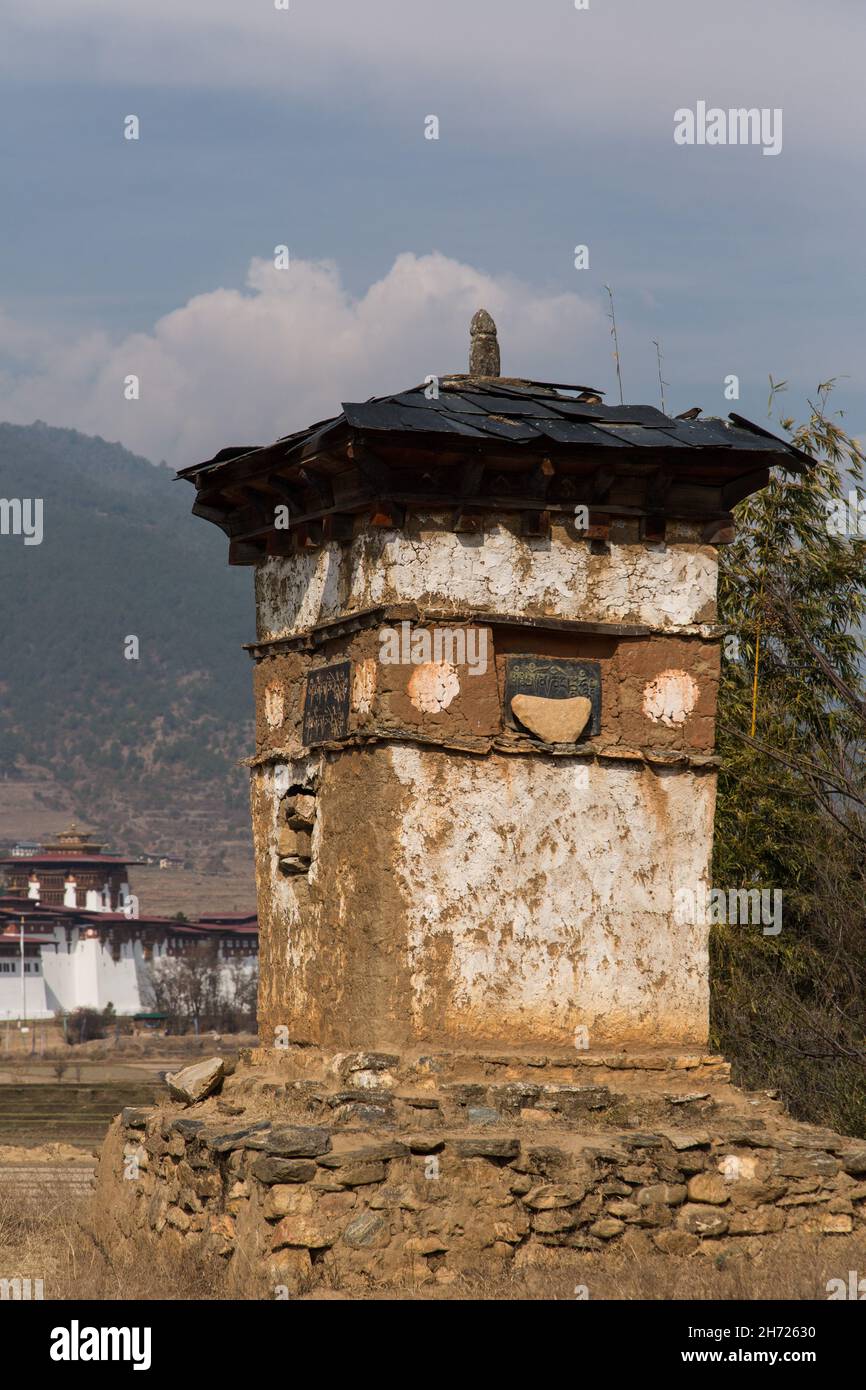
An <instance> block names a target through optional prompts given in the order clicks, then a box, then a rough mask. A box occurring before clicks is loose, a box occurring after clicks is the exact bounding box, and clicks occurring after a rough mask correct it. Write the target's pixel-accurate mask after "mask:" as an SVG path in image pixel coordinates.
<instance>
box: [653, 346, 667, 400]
mask: <svg viewBox="0 0 866 1390" xmlns="http://www.w3.org/2000/svg"><path fill="white" fill-rule="evenodd" d="M653 342H654V343H655V349H656V361H657V362H658V368H659V391H660V393H661V398H662V415H667V411H666V410H665V386H666V384H667V383H666V382H664V381H663V380H662V349H661V344H660V343H659V340H658V338H653Z"/></svg>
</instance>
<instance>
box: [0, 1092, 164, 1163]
mask: <svg viewBox="0 0 866 1390" xmlns="http://www.w3.org/2000/svg"><path fill="white" fill-rule="evenodd" d="M155 1090H156V1084H155V1083H154V1082H153V1081H114V1082H106V1083H105V1084H101V1085H79V1084H78V1083H76V1082H42V1083H33V1082H30V1083H24V1084H17V1083H14V1084H11V1085H0V1144H16V1145H23V1146H25V1147H29V1146H35V1145H38V1144H45V1143H50V1142H51V1141H55V1140H62V1141H63V1142H64V1143H67V1144H80V1145H86V1146H87V1147H89V1148H93V1147H95V1146H96V1145H98V1144H100V1143H101V1142H102V1140H103V1138H104V1137H105V1132H106V1130H107V1129H108V1126H109V1124H110V1123H111V1121H112V1120H113V1118H114V1116H115V1115H116V1114H118V1112H119V1111H120V1110H122V1109H123V1107H124V1106H125V1105H149V1104H151V1103H152V1101H153V1097H154V1092H155Z"/></svg>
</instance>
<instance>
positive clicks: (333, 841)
mask: <svg viewBox="0 0 866 1390" xmlns="http://www.w3.org/2000/svg"><path fill="white" fill-rule="evenodd" d="M281 769H282V770H281V771H280V772H279V774H277V773H276V770H275V766H274V765H271V764H266V765H264V766H261V767H257V768H256V769H254V772H253V824H254V835H255V841H256V853H257V864H258V869H257V872H258V880H259V881H258V888H259V920H260V928H261V946H262V961H261V965H262V969H261V980H262V983H261V994H260V1021H261V1030H262V1031H261V1036H262V1038H263V1040H265V1041H266V1042H267V1040H268V1039H269V1037H270V1036H271V1035H272V1034H273V1030H275V1029H276V1028H279V1027H284V1028H286V1029H287V1030H288V1034H289V1036H290V1037H291V1038H292V1039H294V1040H303V1041H311V1042H317V1043H321V1044H324V1045H329V1046H335V1047H345V1046H354V1045H364V1046H367V1047H378V1046H381V1047H388V1046H391V1047H396V1046H404V1045H406V1044H412V1043H422V1044H438V1045H441V1044H446V1045H456V1044H466V1043H491V1044H496V1045H503V1046H504V1045H506V1044H508V1045H509V1046H512V1047H513V1046H521V1045H530V1046H531V1045H533V1044H537V1043H542V1042H543V1043H545V1044H547V1045H554V1046H556V1045H559V1046H562V1047H566V1048H567V1047H571V1048H573V1047H574V1046H575V1035H576V1031H577V1029H578V1028H580V1027H585V1028H586V1030H587V1034H588V1040H589V1043H590V1045H595V1044H599V1043H611V1042H617V1043H619V1042H622V1043H626V1042H632V1041H634V1042H645V1043H658V1042H668V1041H674V1042H682V1041H689V1042H698V1043H701V1042H703V1041H704V1040H705V1039H706V1036H707V1026H708V1016H707V1011H708V967H707V941H706V928H704V927H701V926H696V925H688V924H679V923H675V922H674V911H673V909H674V894H675V892H676V890H677V889H678V888H682V887H684V886H688V887H697V885H698V884H700V883H701V882H704V883H706V882H707V881H708V868H709V854H710V848H711V839H712V820H713V809H714V798H715V777H714V775H713V774H712V773H711V772H706V773H702V774H694V773H692V774H689V775H683V774H682V773H678V772H676V771H674V770H672V769H652V768H650V767H644V766H640V765H637V764H631V763H622V764H604V763H603V764H587V763H585V762H584V761H583V760H578V759H571V758H567V757H566V758H559V759H553V758H544V757H540V756H539V757H532V758H513V757H512V758H508V757H506V758H500V757H495V758H483V757H472V756H470V755H465V754H455V753H454V752H446V751H444V750H440V749H426V748H419V747H413V746H410V745H404V744H390V745H379V746H375V747H372V748H368V749H364V750H360V749H353V750H347V751H346V752H343V753H338V754H333V753H323V754H321V755H320V756H318V757H316V758H313V759H299V760H296V761H292V762H290V763H288V764H283V765H281ZM290 784H305V785H314V786H315V788H316V791H317V798H316V804H317V807H318V810H317V814H316V823H315V826H314V829H313V836H312V863H311V867H310V872H309V875H308V876H300V875H296V876H288V877H287V876H285V875H284V874H283V873H282V872H281V870H280V868H279V863H278V857H277V850H276V843H277V836H278V822H279V814H280V790H281V789H285V787H286V786H287V785H290Z"/></svg>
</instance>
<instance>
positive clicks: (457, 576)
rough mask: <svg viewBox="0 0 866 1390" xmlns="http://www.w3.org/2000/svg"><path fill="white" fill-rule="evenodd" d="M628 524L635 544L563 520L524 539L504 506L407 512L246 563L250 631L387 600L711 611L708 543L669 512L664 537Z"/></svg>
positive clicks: (481, 608) (499, 608)
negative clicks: (465, 530) (460, 525)
mask: <svg viewBox="0 0 866 1390" xmlns="http://www.w3.org/2000/svg"><path fill="white" fill-rule="evenodd" d="M634 530H635V540H634V543H617V542H615V541H613V540H612V542H611V544H610V545H609V546H608V547H606V548H605V547H603V546H602V547H599V548H597V549H596V548H594V547H593V545H592V543H591V542H589V541H587V540H584V539H582V538H580V537H578V536H576V534H575V532H574V530H573V528H570V527H568V526H559V525H554V527H553V529H552V534H551V537H550V539H549V540H530V539H527V538H524V537H521V536H520V535H518V534H517V523H516V522H515V521H514V520H513V519H510V518H506V517H500V518H498V519H492V520H490V521H488V522H487V529H486V532H485V534H484V535H483V536H481V535H476V536H469V535H461V534H458V533H455V532H454V531H453V530H450V529H447V522H446V520H445V518H443V517H438V516H419V517H414V516H413V517H411V518H410V521H409V524H408V529H407V530H406V531H405V532H404V531H381V532H375V533H366V534H362V535H359V536H357V537H356V538H355V540H354V541H352V542H351V543H349V544H340V543H337V542H335V543H333V544H331V545H328V546H325V547H323V548H322V549H320V550H316V551H311V552H306V553H303V554H299V555H297V556H291V557H277V556H274V557H271V558H270V559H268V560H267V561H265V562H264V563H263V564H262V565H260V566H259V567H258V569H257V571H256V608H257V614H258V637H259V640H260V641H268V640H270V639H272V638H277V637H285V636H288V635H291V634H293V633H297V632H302V631H304V630H305V629H306V628H309V627H311V626H313V625H314V624H316V623H319V622H324V621H326V620H327V619H329V618H333V617H337V616H339V615H340V614H343V613H351V612H356V611H358V610H359V609H364V608H370V607H375V606H377V605H379V604H383V603H391V602H417V603H419V604H422V605H427V606H428V607H430V608H437V609H438V608H441V609H443V610H444V611H447V612H464V613H465V612H467V611H469V610H474V611H476V612H478V613H508V614H511V615H513V616H515V617H541V616H551V615H553V616H556V617H559V618H568V619H576V620H582V621H593V622H632V623H645V624H648V625H650V626H657V627H662V628H666V629H667V628H677V627H681V626H688V625H690V624H695V623H709V622H712V621H714V619H715V615H716V580H717V570H718V565H717V557H716V551H715V549H714V547H712V546H703V545H700V544H698V543H697V531H696V530H694V529H693V528H690V527H689V526H687V525H685V524H682V523H680V524H677V523H674V522H671V523H669V527H668V541H667V543H666V544H658V545H647V544H645V543H641V542H638V541H637V536H636V525H635V527H634ZM622 533H623V534H625V535H628V534H629V531H628V528H622ZM611 534H612V536H613V535H614V534H615V533H614V531H612V533H611ZM677 536H681V537H682V539H676V537H677Z"/></svg>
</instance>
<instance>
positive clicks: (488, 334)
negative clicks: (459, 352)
mask: <svg viewBox="0 0 866 1390" xmlns="http://www.w3.org/2000/svg"><path fill="white" fill-rule="evenodd" d="M469 375H470V376H499V341H498V339H497V337H496V324H495V323H494V322H493V319H492V318H491V317H490V315H489V314H488V312H487V310H486V309H479V310H478V311H477V313H475V314H473V315H472V322H471V323H470V325H469Z"/></svg>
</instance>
